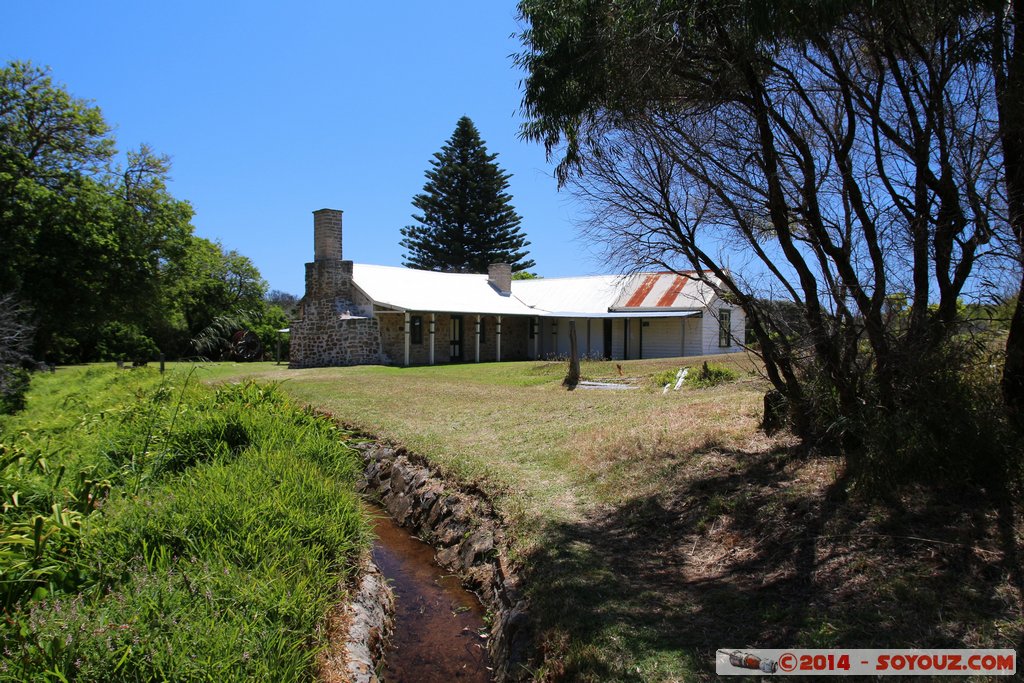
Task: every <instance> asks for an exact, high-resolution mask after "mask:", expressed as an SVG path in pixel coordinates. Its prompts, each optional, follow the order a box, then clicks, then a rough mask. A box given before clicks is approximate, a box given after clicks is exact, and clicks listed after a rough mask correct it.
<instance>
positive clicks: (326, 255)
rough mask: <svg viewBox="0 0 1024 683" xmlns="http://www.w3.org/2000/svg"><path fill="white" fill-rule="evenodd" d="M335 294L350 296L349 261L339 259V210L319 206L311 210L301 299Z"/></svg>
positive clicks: (344, 297)
mask: <svg viewBox="0 0 1024 683" xmlns="http://www.w3.org/2000/svg"><path fill="white" fill-rule="evenodd" d="M338 298H341V299H344V300H346V301H350V300H351V298H352V262H351V261H342V260H341V211H340V210H339V209H320V210H319V211H314V212H313V261H312V262H311V263H307V264H306V296H305V297H304V298H303V300H304V301H312V300H316V299H338ZM348 306H349V308H351V306H352V305H351V303H350V304H348Z"/></svg>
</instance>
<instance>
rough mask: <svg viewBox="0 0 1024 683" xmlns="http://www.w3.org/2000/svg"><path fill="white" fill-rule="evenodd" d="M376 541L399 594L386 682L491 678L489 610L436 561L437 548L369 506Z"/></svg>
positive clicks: (481, 681)
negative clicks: (487, 640)
mask: <svg viewBox="0 0 1024 683" xmlns="http://www.w3.org/2000/svg"><path fill="white" fill-rule="evenodd" d="M367 508H368V511H369V513H370V516H371V517H372V518H373V524H374V531H375V532H376V535H377V541H376V542H375V543H374V544H373V559H374V561H375V562H376V563H377V566H378V567H380V571H381V573H382V574H383V575H384V576H385V578H387V579H388V582H389V583H390V584H391V588H392V590H393V591H394V594H395V629H394V634H393V636H392V638H391V646H390V647H389V648H388V651H387V653H386V654H385V669H384V671H383V675H382V679H383V680H384V681H385V683H433V682H434V681H438V682H441V681H451V680H457V681H472V682H474V683H476V682H479V683H485V682H486V681H489V680H490V671H489V670H488V668H487V667H488V662H487V650H486V643H485V640H484V639H483V638H482V637H481V635H480V634H481V633H485V632H486V630H485V626H484V609H483V607H482V606H481V605H480V602H479V601H478V600H477V599H476V596H475V595H473V594H472V593H470V592H469V591H467V590H465V589H463V588H462V586H461V585H460V584H459V579H458V577H457V576H452V575H446V574H445V573H444V570H443V569H441V567H439V566H438V565H437V563H435V562H434V550H433V548H431V547H430V546H429V545H427V544H426V543H423V542H422V541H420V540H419V539H417V538H414V537H413V536H411V535H410V534H409V532H408V531H406V530H405V529H402V528H401V527H399V526H397V525H396V524H395V523H394V522H393V521H392V520H391V518H390V517H388V515H387V513H386V512H385V511H384V510H382V509H381V508H379V507H377V506H375V505H367Z"/></svg>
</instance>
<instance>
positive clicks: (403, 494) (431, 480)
mask: <svg viewBox="0 0 1024 683" xmlns="http://www.w3.org/2000/svg"><path fill="white" fill-rule="evenodd" d="M356 448H357V449H358V450H359V451H360V452H361V454H362V457H363V461H364V464H365V468H364V472H363V475H364V476H363V481H362V482H361V488H362V490H363V492H364V493H365V494H366V495H367V496H368V497H369V498H371V499H373V500H376V501H378V502H379V504H380V506H381V507H382V508H383V509H384V510H385V511H386V512H387V514H388V515H389V516H390V517H391V521H393V522H394V523H395V524H398V525H400V526H402V527H404V528H406V529H408V530H409V531H410V532H411V533H412V534H414V535H415V536H417V537H419V538H420V539H422V540H423V541H425V542H426V543H427V544H429V546H431V547H432V548H433V550H431V549H427V548H426V547H425V546H423V545H422V544H420V543H419V541H417V540H416V539H410V538H408V536H407V535H405V534H402V532H401V531H399V530H393V531H392V530H391V529H390V528H389V527H390V524H388V523H386V521H383V520H382V521H380V522H378V523H380V524H381V525H382V526H381V528H380V529H379V530H378V535H379V536H380V538H382V539H383V540H386V541H387V542H385V543H383V544H382V545H381V548H380V549H379V550H375V560H376V561H377V564H378V566H380V567H381V569H382V571H383V572H384V574H385V575H387V574H388V572H389V571H390V570H389V563H391V562H398V563H401V562H403V561H404V560H403V558H400V557H391V558H389V557H388V554H389V553H392V554H393V553H394V552H398V553H405V552H409V553H414V552H416V551H417V547H416V546H417V545H419V548H418V550H419V552H420V553H422V554H423V555H422V556H429V555H431V554H434V559H435V560H436V562H437V564H439V565H440V566H441V568H443V570H444V571H446V572H448V573H450V574H453V575H456V576H458V577H459V579H460V580H461V581H462V584H463V585H464V586H465V587H466V588H468V589H469V590H472V591H473V592H474V593H476V595H477V597H479V599H480V602H481V603H482V604H483V606H484V608H485V609H486V610H487V611H488V612H489V613H490V615H491V623H490V632H489V633H488V634H486V636H487V637H486V638H480V637H479V636H477V635H476V634H475V633H474V632H472V629H470V632H466V633H464V634H462V635H461V636H455V637H454V642H450V643H449V647H450V648H451V649H452V650H454V649H468V654H469V655H471V656H470V657H469V658H468V659H467V660H465V661H464V662H463V664H464V666H463V664H459V665H457V669H458V671H459V672H461V673H460V678H459V680H467V681H468V680H488V677H487V675H486V674H488V673H489V674H490V675H491V676H492V677H493V680H494V681H497V682H498V683H504V682H506V681H523V680H528V679H529V678H530V669H531V666H530V664H531V661H532V660H533V656H532V655H533V637H532V632H531V630H530V628H529V622H528V619H527V603H526V600H525V599H524V597H523V596H522V594H521V590H520V587H519V583H518V581H517V579H516V576H515V574H514V573H513V572H512V571H511V570H510V568H509V566H508V563H507V562H506V559H505V552H504V551H505V538H504V534H503V532H502V529H501V526H500V524H499V523H498V519H497V516H496V515H495V513H494V511H493V509H492V508H491V506H490V505H489V504H488V503H487V501H486V500H484V498H483V497H482V496H480V495H478V494H476V493H474V492H469V491H465V490H462V489H460V488H458V487H457V486H455V485H453V484H452V483H450V482H446V481H444V480H443V479H442V478H441V477H439V476H437V474H436V473H434V472H433V471H431V470H430V469H429V468H428V467H427V466H426V465H425V464H424V463H422V462H420V461H419V459H418V458H417V457H416V456H415V455H412V454H409V453H405V452H403V451H401V450H400V449H396V448H393V447H390V446H387V445H383V444H379V443H374V442H366V443H360V444H357V445H356ZM395 532H397V533H398V534H402V535H404V536H405V539H404V540H402V539H396V538H394V536H395ZM385 534H387V535H388V538H387V539H385ZM393 541H394V542H398V543H411V544H414V545H411V546H402V547H398V546H393V548H394V549H393V550H389V549H388V548H389V547H391V546H390V543H391V542H393ZM411 564H415V562H413V563H411ZM399 571H405V570H401V569H399ZM426 580H427V582H428V583H434V577H433V576H431V577H428V578H427V579H426ZM394 588H395V593H396V594H397V600H398V601H399V602H401V601H402V595H401V594H402V591H403V587H402V585H400V584H399V582H398V581H397V580H396V581H395V586H394ZM410 590H413V591H418V590H420V589H418V588H411V589H410ZM417 599H418V598H414V600H417ZM437 600H440V602H434V603H432V604H428V603H426V602H425V603H423V604H422V605H419V606H416V607H413V611H414V612H415V611H416V610H417V609H419V608H420V607H422V609H423V610H424V611H428V610H451V611H459V612H461V611H464V610H463V607H464V606H463V605H459V604H454V605H453V604H452V602H451V597H450V596H449V597H441V598H437ZM446 600H447V603H446V602H445V601H446ZM413 616H415V614H414V615H413ZM402 619H403V617H402V615H401V613H399V614H398V615H397V616H396V630H397V629H402V628H405V627H404V626H401V625H399V623H400V621H401V620H402ZM406 619H408V617H406ZM428 629H429V627H428ZM398 635H399V636H401V635H402V634H401V633H399V634H398ZM419 638H420V636H415V635H414V636H413V637H412V640H407V641H406V643H405V644H403V642H402V640H401V639H398V640H396V641H395V643H396V644H397V647H398V651H397V652H395V653H394V654H395V655H396V656H397V657H398V659H399V660H400V661H401V660H408V663H410V664H415V663H416V662H415V661H414V660H416V659H420V658H422V657H419V656H417V655H414V654H412V648H413V647H414V646H415V641H416V640H418V639H419ZM446 640H448V641H451V640H452V637H451V636H448V637H446ZM483 640H486V642H487V655H486V659H487V660H488V664H487V665H488V666H489V667H490V669H491V671H490V672H488V671H487V669H486V667H477V664H478V663H480V662H483V661H484V660H483V658H482V655H483V653H482V651H481V650H480V648H477V647H475V646H476V645H478V644H481V642H482V641H483ZM434 642H436V641H434ZM477 652H480V655H479V657H480V658H476V657H478V655H477V654H476V653H477ZM392 666H396V667H397V666H399V663H398V662H395V663H389V664H387V669H385V671H384V679H385V681H391V680H410V681H411V680H430V679H426V678H423V677H422V675H418V674H414V673H412V672H408V673H407V674H400V673H399V672H398V670H397V669H392V668H391V667H392ZM473 668H483V669H484V672H483V673H484V674H485V675H484V676H483V677H482V678H470V677H469V672H470V669H473ZM389 670H390V672H391V675H388V673H389ZM425 670H427V669H425ZM452 678H454V675H449V676H447V678H446V677H444V676H442V677H441V678H437V679H436V680H446V679H447V680H451V679H452Z"/></svg>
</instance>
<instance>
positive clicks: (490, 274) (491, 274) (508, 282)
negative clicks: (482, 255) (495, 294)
mask: <svg viewBox="0 0 1024 683" xmlns="http://www.w3.org/2000/svg"><path fill="white" fill-rule="evenodd" d="M487 282H488V283H489V284H490V285H491V287H494V288H495V289H496V290H498V291H499V292H500V293H501V294H503V295H504V296H508V295H509V294H511V293H512V266H510V265H509V264H507V263H492V264H491V265H489V266H487Z"/></svg>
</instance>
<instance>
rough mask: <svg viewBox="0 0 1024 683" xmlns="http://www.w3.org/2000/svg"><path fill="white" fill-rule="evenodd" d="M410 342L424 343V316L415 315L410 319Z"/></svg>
mask: <svg viewBox="0 0 1024 683" xmlns="http://www.w3.org/2000/svg"><path fill="white" fill-rule="evenodd" d="M409 337H410V339H409V341H410V342H412V343H413V344H422V343H423V316H422V315H414V316H412V317H411V318H409Z"/></svg>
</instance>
